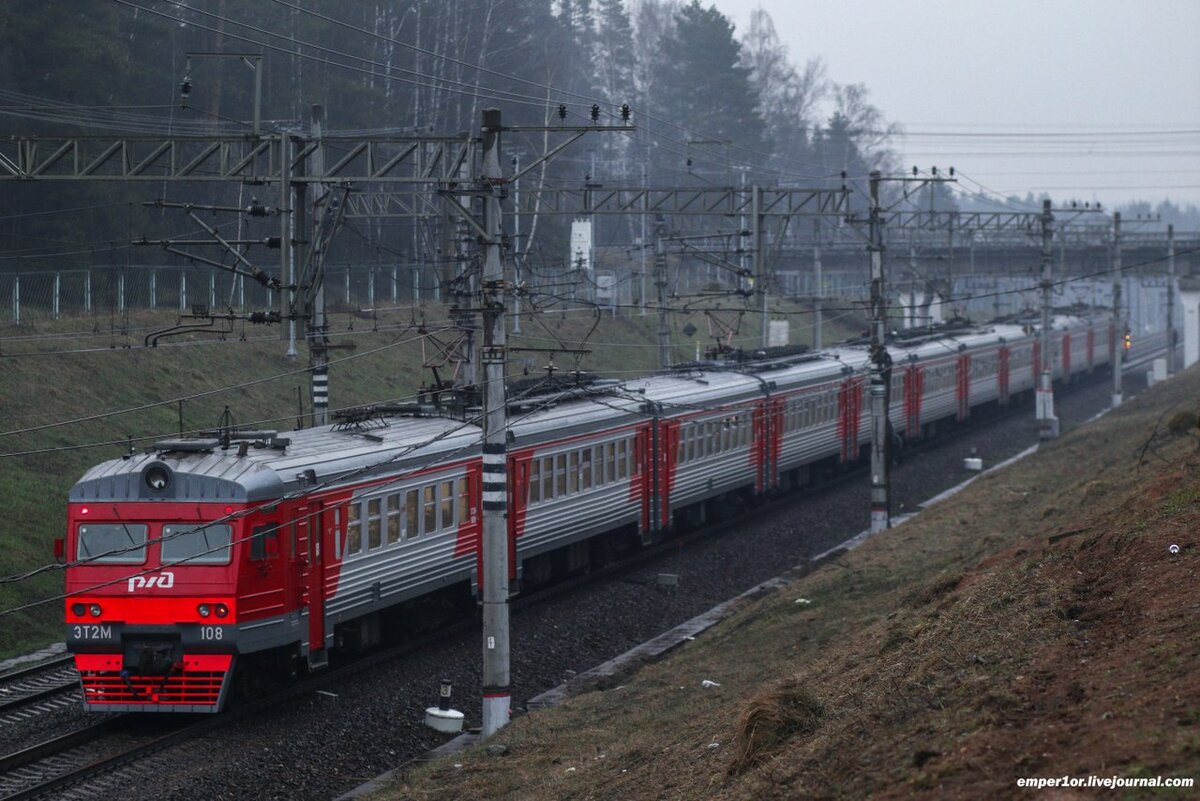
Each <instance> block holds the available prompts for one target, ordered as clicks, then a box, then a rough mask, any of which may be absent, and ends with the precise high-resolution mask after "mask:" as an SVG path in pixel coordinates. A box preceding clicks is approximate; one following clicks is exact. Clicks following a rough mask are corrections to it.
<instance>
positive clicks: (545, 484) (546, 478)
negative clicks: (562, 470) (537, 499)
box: [542, 456, 555, 501]
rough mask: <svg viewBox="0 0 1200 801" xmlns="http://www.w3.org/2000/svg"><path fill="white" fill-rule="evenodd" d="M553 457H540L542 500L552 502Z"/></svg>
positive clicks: (553, 482) (553, 485) (553, 484)
mask: <svg viewBox="0 0 1200 801" xmlns="http://www.w3.org/2000/svg"><path fill="white" fill-rule="evenodd" d="M554 487H555V481H554V457H553V456H543V457H542V500H543V501H552V500H554V497H555V496H554Z"/></svg>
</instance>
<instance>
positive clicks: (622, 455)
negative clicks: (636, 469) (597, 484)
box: [617, 439, 630, 481]
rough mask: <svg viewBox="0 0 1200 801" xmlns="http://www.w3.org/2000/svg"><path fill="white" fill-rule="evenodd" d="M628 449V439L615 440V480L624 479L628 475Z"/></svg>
mask: <svg viewBox="0 0 1200 801" xmlns="http://www.w3.org/2000/svg"><path fill="white" fill-rule="evenodd" d="M629 451H630V447H629V440H628V439H622V440H618V441H617V481H624V480H625V479H626V478H628V477H629V461H628V460H629Z"/></svg>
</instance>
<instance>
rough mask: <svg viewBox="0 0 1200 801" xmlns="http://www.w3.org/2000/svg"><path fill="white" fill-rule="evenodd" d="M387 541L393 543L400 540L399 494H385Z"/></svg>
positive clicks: (389, 543)
mask: <svg viewBox="0 0 1200 801" xmlns="http://www.w3.org/2000/svg"><path fill="white" fill-rule="evenodd" d="M387 541H388V545H394V544H396V543H397V542H399V541H400V496H399V495H398V494H397V495H389V496H387Z"/></svg>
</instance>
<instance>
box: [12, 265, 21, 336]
mask: <svg viewBox="0 0 1200 801" xmlns="http://www.w3.org/2000/svg"><path fill="white" fill-rule="evenodd" d="M12 300H13V325H20V324H21V274H20V273H16V274H14V275H13V296H12Z"/></svg>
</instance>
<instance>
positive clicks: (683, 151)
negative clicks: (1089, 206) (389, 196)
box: [0, 0, 1195, 271]
mask: <svg viewBox="0 0 1200 801" xmlns="http://www.w3.org/2000/svg"><path fill="white" fill-rule="evenodd" d="M201 51H204V52H221V53H260V54H262V55H263V76H262V77H263V92H262V103H263V106H262V116H263V119H264V120H266V121H267V122H266V124H267V126H268V127H269V128H273V127H297V126H300V127H302V126H303V125H305V124H306V120H307V119H308V116H309V109H310V107H311V106H312V105H313V104H320V105H322V106H324V108H325V115H326V126H327V129H328V130H333V131H343V132H364V133H366V132H376V133H385V132H391V133H399V132H410V133H411V132H418V133H437V134H453V133H457V132H460V131H475V130H478V126H479V120H480V112H481V110H482V109H483V108H484V107H486V106H496V107H499V108H501V109H502V111H503V113H504V119H505V122H506V123H510V124H525V125H552V124H555V123H557V122H558V121H559V119H560V117H559V108H560V106H561V107H565V110H566V112H567V117H566V119H565V120H564V122H566V123H568V124H586V123H587V122H588V121H589V120H590V117H591V108H592V106H593V105H595V106H598V107H599V108H598V110H599V113H600V119H599V122H601V123H605V124H616V123H618V122H619V121H620V109H621V107H622V105H625V104H628V106H629V107H630V111H631V114H630V122H631V123H632V124H633V125H634V126H635V127H636V132H635V133H633V134H631V135H604V136H591V137H588V138H587V139H586V140H585V141H584V142H581V143H580V144H579V145H577V146H575V147H572V148H571V149H570V150H568V151H567V152H565V153H564V154H563V155H562V156H561V157H560V158H558V159H557V160H556V161H555V163H554V164H553V165H551V166H550V167H549V168H548V169H547V170H546V172H545V173H543V174H540V176H539V178H540V179H541V180H546V181H550V182H555V181H557V182H559V183H560V184H561V183H569V184H572V185H579V184H580V183H581V182H583V181H589V180H590V181H593V182H601V183H604V182H607V183H610V184H624V185H630V184H636V183H638V182H641V181H645V182H646V183H648V184H650V185H656V186H687V185H702V184H721V185H731V184H737V183H739V182H741V181H746V182H747V183H748V184H749V183H758V184H762V185H778V184H782V185H792V186H816V187H838V186H841V185H843V183H844V181H843V179H842V175H843V173H845V174H847V175H848V176H850V178H851V185H852V186H853V185H857V186H858V187H859V188H862V184H863V179H864V178H865V176H866V175H867V173H868V172H869V171H870V170H872V169H876V168H880V169H884V170H896V169H899V168H900V167H901V166H907V165H901V164H900V163H899V161H898V159H897V157H896V155H895V153H894V151H893V150H892V149H891V148H892V144H893V140H894V137H895V135H896V134H897V133H898V132H899V128H898V126H896V125H895V124H894V123H892V122H889V120H888V119H886V118H885V116H884V114H883V112H882V111H881V110H880V109H879V108H877V107H876V106H875V105H874V104H873V103H872V102H871V100H870V96H869V92H868V89H867V87H866V86H864V85H863V84H840V83H837V82H836V81H834V80H832V77H831V76H830V75H829V74H828V71H827V69H826V66H825V64H824V62H823V61H822V60H821V58H820V56H819V55H815V54H797V53H790V52H789V51H788V48H787V47H786V46H785V45H784V44H783V42H782V40H781V37H780V35H779V33H778V31H777V30H776V28H775V25H774V23H773V21H772V19H771V17H770V15H769V14H767V13H766V12H765V11H763V10H762V9H759V10H756V11H754V12H753V13H752V14H751V15H750V17H749V22H748V24H747V25H746V27H745V28H744V29H742V30H738V29H736V28H735V26H734V25H733V23H732V21H731V20H730V19H729V18H727V17H726V16H724V15H723V14H721V13H720V12H719V11H717V10H716V9H715V7H711V6H709V7H706V6H705V5H704V4H703V3H701V2H700V0H691V2H688V3H685V2H683V0H453V1H452V2H448V1H447V0H355V2H351V3H346V2H343V1H342V0H73V1H72V2H70V3H53V2H51V3H48V2H45V0H5V2H3V3H0V75H2V76H4V78H3V80H2V81H0V120H2V123H0V124H2V125H3V133H4V134H6V135H19V134H33V133H37V134H47V133H105V134H112V133H118V132H127V133H175V134H180V133H197V132H204V131H210V130H217V129H221V128H223V129H225V130H244V129H245V127H246V125H248V120H249V119H250V118H251V115H252V106H253V103H252V97H253V85H254V82H253V80H252V73H251V71H250V70H248V69H247V67H246V65H244V64H242V63H240V62H238V61H237V60H235V59H211V58H197V59H193V60H192V62H191V63H190V65H189V63H188V59H187V54H188V53H193V52H201ZM185 78H186V79H188V80H189V83H190V85H191V93H190V95H189V96H188V99H187V104H186V107H184V106H183V104H182V103H181V100H182V98H181V94H180V85H181V83H182V82H183V81H184V79H185ZM506 144H507V145H508V146H509V149H510V151H511V152H512V153H514V154H521V155H523V156H524V157H525V158H532V157H534V156H536V155H537V154H538V153H540V152H544V150H545V149H546V148H547V147H548V146H550V144H551V143H550V142H549V140H548V139H547V138H543V137H538V136H535V135H528V136H525V137H516V136H513V137H509V139H508V141H507V143H506ZM855 182H857V183H855ZM962 189H963V188H962V187H959V188H958V189H957V190H956V191H955V192H954V193H951V192H950V191H948V190H947V189H946V188H944V187H942V188H938V191H937V192H935V195H934V198H933V199H934V200H935V201H936V203H937V206H938V208H956V207H962V208H967V207H971V206H973V205H975V206H976V207H980V206H978V205H977V204H974V203H973V202H972V198H971V197H970V196H969V193H967V194H964V193H963V191H962ZM181 191H182V190H180V189H179V188H177V187H172V186H170V185H167V184H163V185H162V186H161V187H152V186H149V185H140V186H128V185H120V184H117V183H104V184H99V185H83V184H72V183H55V184H38V183H36V182H35V183H33V184H29V185H24V186H22V187H21V189H20V191H5V192H3V193H0V251H2V252H0V271H5V270H8V271H11V270H15V269H41V268H45V267H47V266H48V263H47V259H49V258H50V256H51V254H70V255H71V256H73V257H82V258H85V259H87V258H95V257H96V254H115V253H117V252H118V251H120V252H122V253H124V250H123V249H125V248H127V243H128V241H129V239H130V238H136V237H137V236H141V235H150V236H151V237H153V236H165V235H168V234H169V233H170V226H171V224H172V218H169V216H168V215H165V214H163V213H162V212H161V211H159V212H157V213H150V212H147V211H146V210H145V209H143V208H142V207H141V205H140V204H141V203H142V202H143V201H145V200H147V199H148V198H150V197H154V196H158V195H164V196H171V195H172V194H174V195H179V194H180V193H181ZM229 191H230V187H209V188H206V189H197V188H196V187H194V186H189V187H188V188H187V196H186V199H188V200H191V201H193V202H199V201H205V200H209V201H216V200H219V199H228V195H229ZM243 199H244V198H243ZM916 200H917V203H918V206H919V207H925V206H927V205H928V202H927V201H928V194H926V195H925V198H924V199H923V198H921V197H918V198H917V199H916ZM1009 200H1010V201H1011V205H1012V207H1013V208H1020V209H1022V210H1028V209H1030V208H1034V209H1036V208H1037V206H1038V205H1040V204H1039V203H1038V201H1039V200H1040V198H1034V197H1032V196H1029V197H1027V198H1023V199H1022V198H1011V199H1009ZM980 202H981V203H983V205H982V206H981V207H983V208H990V209H995V208H997V199H996V198H995V197H989V198H987V199H986V201H980ZM852 203H854V204H855V205H856V206H857V207H859V208H861V207H862V206H863V205H865V199H864V198H863V195H862V193H861V192H860V193H857V194H856V195H855V197H854V199H853V200H852ZM66 208H79V209H80V211H79V212H78V213H74V214H69V215H62V214H54V213H48V212H56V211H60V210H62V209H66ZM1143 210H1144V211H1146V212H1147V213H1149V211H1150V207H1149V206H1146V208H1145V209H1142V208H1141V207H1139V208H1138V211H1139V212H1141V211H1143ZM1157 211H1158V212H1159V213H1163V212H1165V214H1164V217H1172V218H1173V217H1176V216H1179V214H1180V213H1181V210H1179V209H1176V208H1174V207H1170V206H1169V205H1168V206H1167V207H1159V208H1158V210H1157ZM1188 211H1190V212H1195V209H1190V210H1188ZM604 225H605V227H607V228H609V229H612V228H613V227H614V225H615V224H614V223H612V222H606V223H605V224H604ZM392 228H393V229H394V230H393V231H392V232H391V234H388V233H387V232H385V231H384V229H383V227H382V226H376V228H375V231H374V233H373V234H370V235H369V236H368V237H366V238H360V240H359V242H358V245H356V244H355V241H354V240H353V238H351V241H349V242H339V244H338V250H339V252H341V255H343V256H345V257H346V258H359V257H362V256H363V253H362V250H363V248H362V246H364V245H366V244H367V241H368V240H370V241H373V242H374V246H375V248H376V250H378V249H379V248H380V247H386V248H389V249H391V250H397V249H399V251H401V252H404V253H406V254H409V255H411V256H412V257H413V258H419V257H420V254H417V253H414V252H413V251H414V250H415V247H409V246H408V245H407V244H405V243H407V242H411V241H413V240H414V239H415V237H412V236H410V235H409V234H408V233H405V232H404V231H403V230H401V229H402V228H403V226H392ZM564 231H565V226H564V224H563V223H562V221H547V222H546V223H545V224H544V232H543V238H545V239H546V240H547V242H548V243H549V244H548V246H547V247H548V249H549V250H551V251H552V252H559V251H560V250H561V248H559V247H558V245H560V244H561V240H562V239H563V238H564V236H565V233H564ZM628 233H629V235H630V236H629V238H632V236H633V232H632V231H629V232H628ZM615 236H616V234H615V233H613V232H611V231H610V233H609V234H608V235H607V237H608V238H613V237H615ZM617 238H620V237H617ZM356 247H357V248H358V250H357V251H356V250H355V248H356ZM89 248H90V251H89ZM81 254H82V255H81ZM122 258H127V255H126V256H122ZM116 260H117V258H116V257H115V256H114V257H113V258H110V259H109V261H116Z"/></svg>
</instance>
